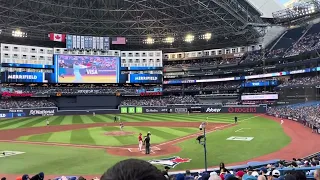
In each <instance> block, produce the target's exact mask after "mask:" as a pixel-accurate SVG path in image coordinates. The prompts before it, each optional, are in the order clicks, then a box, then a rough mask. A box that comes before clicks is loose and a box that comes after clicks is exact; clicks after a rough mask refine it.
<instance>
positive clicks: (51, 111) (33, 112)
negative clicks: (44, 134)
mask: <svg viewBox="0 0 320 180" xmlns="http://www.w3.org/2000/svg"><path fill="white" fill-rule="evenodd" d="M48 114H55V110H54V109H49V110H45V109H43V110H42V109H41V110H40V109H36V110H30V111H29V115H30V116H36V115H48Z"/></svg>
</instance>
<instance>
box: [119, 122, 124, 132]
mask: <svg viewBox="0 0 320 180" xmlns="http://www.w3.org/2000/svg"><path fill="white" fill-rule="evenodd" d="M123 127H124V125H123V123H122V122H120V131H123Z"/></svg>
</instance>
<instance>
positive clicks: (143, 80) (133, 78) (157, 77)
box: [119, 74, 162, 84]
mask: <svg viewBox="0 0 320 180" xmlns="http://www.w3.org/2000/svg"><path fill="white" fill-rule="evenodd" d="M119 83H131V84H132V83H135V84H161V83H162V74H120V77H119Z"/></svg>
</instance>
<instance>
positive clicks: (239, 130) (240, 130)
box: [234, 128, 251, 132]
mask: <svg viewBox="0 0 320 180" xmlns="http://www.w3.org/2000/svg"><path fill="white" fill-rule="evenodd" d="M245 129H251V128H240V129H238V130H236V131H234V132H244V131H242V130H245Z"/></svg>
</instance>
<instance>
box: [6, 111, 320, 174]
mask: <svg viewBox="0 0 320 180" xmlns="http://www.w3.org/2000/svg"><path fill="white" fill-rule="evenodd" d="M112 117H113V116H112V115H96V116H90V115H85V116H50V117H49V120H50V122H51V123H50V124H51V125H50V126H45V122H44V118H43V117H36V118H21V119H16V120H4V121H1V122H0V127H1V131H0V139H1V140H0V141H1V143H0V147H1V149H3V148H4V147H6V148H7V149H8V150H11V151H13V150H16V151H18V150H23V151H24V152H25V154H23V155H20V156H16V157H14V158H13V157H12V158H11V157H10V158H9V157H8V158H5V160H4V162H5V163H6V167H5V168H4V169H2V170H3V171H4V173H19V171H20V170H19V169H20V168H17V167H16V166H14V163H13V162H15V161H19V160H20V159H21V158H24V159H29V160H31V159H33V161H30V166H29V165H28V166H27V167H30V168H29V169H28V168H27V169H26V168H25V167H24V171H25V172H26V171H27V172H28V173H36V172H37V168H36V167H34V165H33V164H43V165H44V166H43V167H42V169H43V170H45V171H46V172H48V173H50V174H57V173H63V174H82V173H81V171H82V169H81V168H84V169H88V167H89V166H90V169H91V171H92V172H90V174H96V173H97V174H98V172H99V171H100V170H102V169H103V168H106V166H108V164H109V166H111V165H112V164H113V163H114V162H116V161H118V160H121V159H123V158H126V157H128V156H136V157H139V158H143V159H146V160H151V159H152V158H153V157H169V156H172V155H178V156H180V157H183V158H189V159H192V160H191V161H190V162H188V163H185V164H179V165H177V166H175V170H179V169H185V168H186V167H188V168H190V167H192V168H201V167H202V162H203V160H202V158H199V157H197V156H198V154H202V149H201V146H200V147H199V145H197V142H196V140H195V138H196V137H197V135H199V134H201V132H199V130H198V128H197V126H198V125H199V123H200V122H201V121H202V120H203V119H204V118H206V117H209V118H208V122H207V124H208V127H207V132H208V135H207V139H208V151H209V153H208V156H209V157H215V158H214V160H213V161H210V162H209V165H210V166H216V165H218V164H219V162H220V161H222V159H223V160H224V162H226V163H228V164H230V163H236V162H241V161H248V160H251V159H252V158H255V157H259V156H261V157H260V158H256V159H259V160H264V159H266V157H267V158H281V159H285V158H289V157H291V156H294V155H296V156H306V155H308V154H311V153H312V152H310V151H303V150H301V148H298V147H301V146H298V144H296V141H299V138H303V137H298V134H296V133H298V131H294V132H293V131H292V130H290V128H292V127H295V128H299V129H301V130H302V131H306V129H304V128H300V126H299V125H298V124H296V123H295V122H286V125H287V126H285V127H284V128H285V129H282V128H281V127H280V125H279V123H277V121H278V120H271V119H272V118H271V117H269V116H265V115H261V114H260V115H259V114H258V115H251V114H239V115H238V118H239V124H234V123H233V115H228V114H211V115H202V114H191V115H186V114H170V115H168V114H148V115H147V114H143V115H142V114H141V115H121V119H122V120H123V122H125V124H126V128H128V132H135V134H133V135H132V134H131V133H130V134H128V135H124V136H113V137H109V136H105V135H104V134H103V132H117V131H119V129H118V127H116V126H117V123H113V119H112ZM97 119H99V122H96V121H97ZM240 128H243V133H242V134H241V136H246V137H254V139H253V140H252V141H248V142H240V141H237V142H236V141H233V142H228V141H226V139H227V138H228V137H230V136H232V135H234V136H238V135H237V134H236V133H235V130H237V129H240ZM249 128H250V129H249ZM126 130H127V129H126ZM283 130H284V131H283ZM148 131H150V132H151V133H152V135H151V143H152V153H151V154H150V156H147V155H145V154H144V153H141V152H140V151H138V144H137V135H138V133H140V132H142V133H143V134H146V133H147V132H148ZM262 132H263V133H262ZM299 134H300V133H299ZM312 137H313V136H312ZM295 138H298V139H295ZM311 140H312V139H310V140H308V141H311ZM265 142H272V146H270V144H268V143H265ZM243 145H245V146H243ZM236 146H243V147H242V148H240V149H238V150H237V151H236V152H234V151H233V147H236ZM219 147H224V152H221V151H220V150H219ZM284 147H285V148H284ZM292 147H294V149H295V151H292V152H290V154H289V156H288V154H286V153H285V152H286V149H291V148H292ZM75 148H77V150H76V153H75V154H73V153H72V152H74V151H75ZM314 148H315V149H313V151H316V150H317V149H319V150H320V148H319V147H316V144H315V145H314ZM279 149H280V151H279ZM101 150H104V151H101ZM277 151H278V152H277ZM226 152H227V153H226ZM57 153H59V158H58V161H59V159H61V162H62V161H63V162H64V165H62V166H60V167H59V170H55V169H54V168H52V167H48V168H46V166H45V164H47V163H49V162H50V161H52V160H54V159H55V158H57V157H56V156H55V154H57ZM81 154H82V155H81ZM264 155H267V156H264ZM42 156H43V157H46V158H44V159H41V158H40V159H38V160H36V157H42ZM75 157H81V159H79V160H80V161H84V160H89V159H90V161H91V162H93V163H90V162H87V163H86V164H85V165H82V167H79V166H77V167H78V168H79V169H74V170H72V169H70V168H62V169H60V168H61V167H64V166H65V167H68V166H74V165H73V163H76V162H74V161H70V162H69V161H67V162H65V158H71V159H73V158H75ZM200 157H201V156H200ZM95 158H107V159H109V160H108V161H106V162H104V165H103V166H100V165H99V163H98V164H94V162H95V161H94V159H95ZM27 162H29V161H27ZM31 162H32V163H31ZM63 169H65V170H63Z"/></svg>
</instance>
